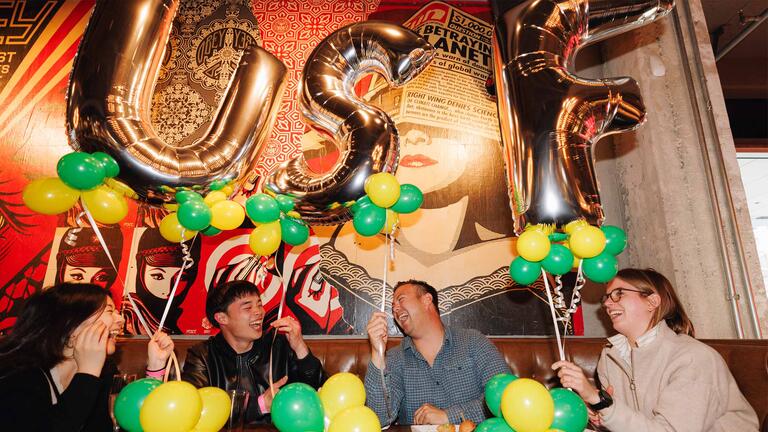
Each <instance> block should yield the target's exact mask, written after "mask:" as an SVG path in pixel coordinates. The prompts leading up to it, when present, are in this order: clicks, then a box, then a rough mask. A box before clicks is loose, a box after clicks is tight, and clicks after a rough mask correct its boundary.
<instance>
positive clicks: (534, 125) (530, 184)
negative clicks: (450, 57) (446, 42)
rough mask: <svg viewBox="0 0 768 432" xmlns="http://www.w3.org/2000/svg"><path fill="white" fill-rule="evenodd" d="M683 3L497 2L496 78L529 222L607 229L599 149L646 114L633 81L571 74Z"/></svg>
mask: <svg viewBox="0 0 768 432" xmlns="http://www.w3.org/2000/svg"><path fill="white" fill-rule="evenodd" d="M673 5H674V1H673V0H634V1H633V0H547V1H541V0H537V1H531V0H529V1H523V2H521V1H514V0H507V1H504V0H496V1H493V8H494V16H495V21H496V35H495V40H494V43H495V47H494V73H495V79H496V86H497V93H498V99H499V119H500V121H501V130H502V136H503V141H504V153H505V158H504V159H505V163H506V164H507V179H508V183H509V188H510V200H511V206H512V211H513V213H514V216H515V229H516V231H517V232H518V233H519V232H521V231H522V230H523V228H524V227H525V224H526V223H531V224H537V223H545V224H557V225H562V224H565V223H567V222H569V221H572V220H574V219H578V218H584V219H586V220H587V221H588V222H589V223H590V224H600V223H602V220H603V209H602V206H601V204H600V195H599V192H598V189H597V181H596V179H595V173H594V164H593V159H592V145H593V144H595V143H596V142H597V141H598V140H599V139H600V138H602V137H603V136H606V135H608V134H611V133H618V132H624V131H627V130H632V129H634V128H636V127H638V126H639V125H640V124H641V123H642V122H643V120H644V119H645V107H644V106H643V103H642V100H641V98H640V91H639V88H638V86H637V83H636V82H635V81H634V80H633V79H632V78H627V77H625V78H614V79H601V80H587V79H584V78H579V77H577V76H574V75H573V74H572V73H571V72H569V68H572V66H573V60H574V58H575V56H576V52H577V51H578V50H579V49H580V48H582V47H584V46H585V45H586V44H589V43H592V42H595V41H597V40H600V39H605V38H607V37H610V36H614V35H616V34H619V33H622V32H625V31H627V30H630V29H633V28H636V27H640V26H643V25H646V24H648V23H650V22H652V21H654V20H657V19H659V18H660V17H662V16H664V15H666V14H667V13H668V12H669V11H670V10H671V9H672V7H673Z"/></svg>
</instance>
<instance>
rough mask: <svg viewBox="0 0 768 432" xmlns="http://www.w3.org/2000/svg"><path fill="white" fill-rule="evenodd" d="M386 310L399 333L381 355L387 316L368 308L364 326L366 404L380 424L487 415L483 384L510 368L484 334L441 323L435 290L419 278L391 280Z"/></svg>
mask: <svg viewBox="0 0 768 432" xmlns="http://www.w3.org/2000/svg"><path fill="white" fill-rule="evenodd" d="M392 315H393V317H394V321H395V324H397V326H398V327H399V328H400V330H401V331H402V332H403V334H404V335H405V337H404V338H403V340H402V342H401V343H400V345H398V346H396V347H395V348H392V349H390V350H389V351H387V353H386V356H384V355H383V354H384V348H385V347H386V346H387V336H388V332H387V315H386V314H385V313H383V312H376V313H374V314H373V316H372V317H371V319H370V321H369V322H368V327H367V331H368V340H369V342H370V344H371V361H370V363H369V364H368V371H367V373H366V375H365V390H366V394H367V399H366V405H368V406H369V407H370V408H371V409H372V410H373V411H375V412H376V414H377V415H378V416H379V420H380V421H381V424H382V425H388V424H391V423H393V422H395V421H397V422H398V423H400V424H434V425H441V424H445V423H453V424H458V423H461V421H462V420H465V419H466V420H472V421H474V422H475V423H480V422H481V421H483V420H484V419H485V418H487V417H488V412H487V411H486V407H485V403H484V400H483V394H484V389H485V384H486V383H487V382H488V380H490V379H491V378H493V376H494V375H496V374H500V373H509V372H510V370H509V366H508V365H507V363H506V362H505V361H504V358H503V357H502V356H501V354H500V353H499V351H498V350H497V349H496V347H495V346H494V345H493V344H492V343H491V342H490V341H489V340H488V338H486V337H485V336H483V335H482V334H481V333H480V332H478V331H476V330H471V329H459V328H451V327H448V326H446V325H444V324H443V322H442V321H441V320H440V309H439V307H438V298H437V290H435V288H433V287H432V286H430V285H429V284H428V283H426V282H423V281H418V280H408V281H404V282H398V283H397V285H395V289H394V292H393V293H392ZM382 369H383V373H382ZM382 380H383V384H385V386H382Z"/></svg>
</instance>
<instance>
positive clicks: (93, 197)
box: [82, 185, 128, 224]
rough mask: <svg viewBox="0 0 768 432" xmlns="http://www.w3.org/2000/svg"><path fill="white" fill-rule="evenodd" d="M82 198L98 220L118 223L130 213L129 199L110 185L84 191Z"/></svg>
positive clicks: (106, 222) (104, 222)
mask: <svg viewBox="0 0 768 432" xmlns="http://www.w3.org/2000/svg"><path fill="white" fill-rule="evenodd" d="M82 198H83V204H85V206H86V207H87V208H88V211H89V212H91V216H93V219H94V220H95V221H96V222H101V223H103V224H116V223H118V222H120V221H121V220H123V218H125V216H126V215H128V201H127V200H126V199H125V197H124V196H123V195H122V194H119V193H117V192H115V191H114V190H112V189H111V188H109V187H108V186H104V185H101V186H99V187H97V188H96V189H91V190H89V191H83V196H82Z"/></svg>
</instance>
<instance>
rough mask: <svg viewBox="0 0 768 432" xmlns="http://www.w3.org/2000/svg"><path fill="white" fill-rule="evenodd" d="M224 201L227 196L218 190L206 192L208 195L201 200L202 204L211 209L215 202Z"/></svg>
mask: <svg viewBox="0 0 768 432" xmlns="http://www.w3.org/2000/svg"><path fill="white" fill-rule="evenodd" d="M226 199H227V194H225V193H224V192H222V191H220V190H217V191H212V192H208V195H206V196H205V198H203V202H205V204H206V205H207V206H208V207H213V205H214V204H216V203H217V202H219V201H224V200H226Z"/></svg>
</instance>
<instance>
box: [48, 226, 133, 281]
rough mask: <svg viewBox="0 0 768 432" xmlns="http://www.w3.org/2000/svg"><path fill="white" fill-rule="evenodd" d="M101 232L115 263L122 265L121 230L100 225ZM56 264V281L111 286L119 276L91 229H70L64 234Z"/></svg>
mask: <svg viewBox="0 0 768 432" xmlns="http://www.w3.org/2000/svg"><path fill="white" fill-rule="evenodd" d="M100 232H101V235H102V236H103V237H104V242H105V243H106V244H107V247H108V248H109V253H110V255H112V259H113V260H115V265H116V266H119V265H120V256H121V255H122V248H123V235H122V232H121V231H120V229H118V228H101V229H100ZM56 265H57V268H56V283H63V282H74V283H92V284H96V285H98V286H100V287H102V288H106V289H110V288H111V287H112V284H114V283H115V280H116V279H117V271H115V268H114V267H112V263H111V262H110V261H109V257H108V256H107V254H106V253H105V252H104V248H102V246H101V244H100V243H99V239H98V238H97V237H96V233H95V232H94V231H93V229H90V228H69V229H68V230H67V231H66V232H65V233H64V235H63V236H62V237H61V242H60V243H59V249H58V252H57V253H56Z"/></svg>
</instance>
